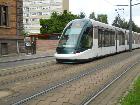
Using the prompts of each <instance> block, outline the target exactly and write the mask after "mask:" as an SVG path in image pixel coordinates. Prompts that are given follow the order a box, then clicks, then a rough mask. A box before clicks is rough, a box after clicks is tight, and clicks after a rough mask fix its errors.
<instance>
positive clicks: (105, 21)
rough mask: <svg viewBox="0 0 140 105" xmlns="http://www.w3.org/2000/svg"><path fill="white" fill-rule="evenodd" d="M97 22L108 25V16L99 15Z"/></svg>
mask: <svg viewBox="0 0 140 105" xmlns="http://www.w3.org/2000/svg"><path fill="white" fill-rule="evenodd" d="M97 21H99V22H102V23H106V24H108V21H107V15H106V14H99V15H97Z"/></svg>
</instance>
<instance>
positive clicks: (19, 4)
mask: <svg viewBox="0 0 140 105" xmlns="http://www.w3.org/2000/svg"><path fill="white" fill-rule="evenodd" d="M22 9H23V1H22V0H0V56H3V55H7V54H10V53H19V52H20V51H22V46H23V45H24V43H23V37H22V35H21V31H22V29H23V23H22V22H23V15H22V14H23V13H22Z"/></svg>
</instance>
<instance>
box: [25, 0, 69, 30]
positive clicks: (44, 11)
mask: <svg viewBox="0 0 140 105" xmlns="http://www.w3.org/2000/svg"><path fill="white" fill-rule="evenodd" d="M64 10H67V11H69V0H23V24H24V30H25V31H26V32H29V33H40V27H41V26H40V22H39V20H40V19H48V18H50V16H51V13H52V12H54V11H55V12H58V13H61V12H63V11H64Z"/></svg>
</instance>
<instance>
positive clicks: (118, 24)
mask: <svg viewBox="0 0 140 105" xmlns="http://www.w3.org/2000/svg"><path fill="white" fill-rule="evenodd" d="M112 25H113V26H116V27H120V28H123V29H127V30H129V22H127V21H126V20H125V19H122V18H120V16H119V15H118V16H116V17H115V19H114V21H113V23H112ZM132 30H133V31H135V32H140V27H138V26H137V25H136V24H135V23H134V22H133V21H132Z"/></svg>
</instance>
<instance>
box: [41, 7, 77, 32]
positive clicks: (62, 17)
mask: <svg viewBox="0 0 140 105" xmlns="http://www.w3.org/2000/svg"><path fill="white" fill-rule="evenodd" d="M76 18H79V17H78V16H77V15H73V14H71V13H70V12H67V11H66V10H65V11H64V12H63V13H61V14H58V13H57V12H53V13H52V14H51V17H50V19H40V25H41V28H40V33H41V34H45V33H61V32H62V31H63V29H64V27H65V26H66V24H67V23H68V22H70V21H71V20H73V19H76Z"/></svg>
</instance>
